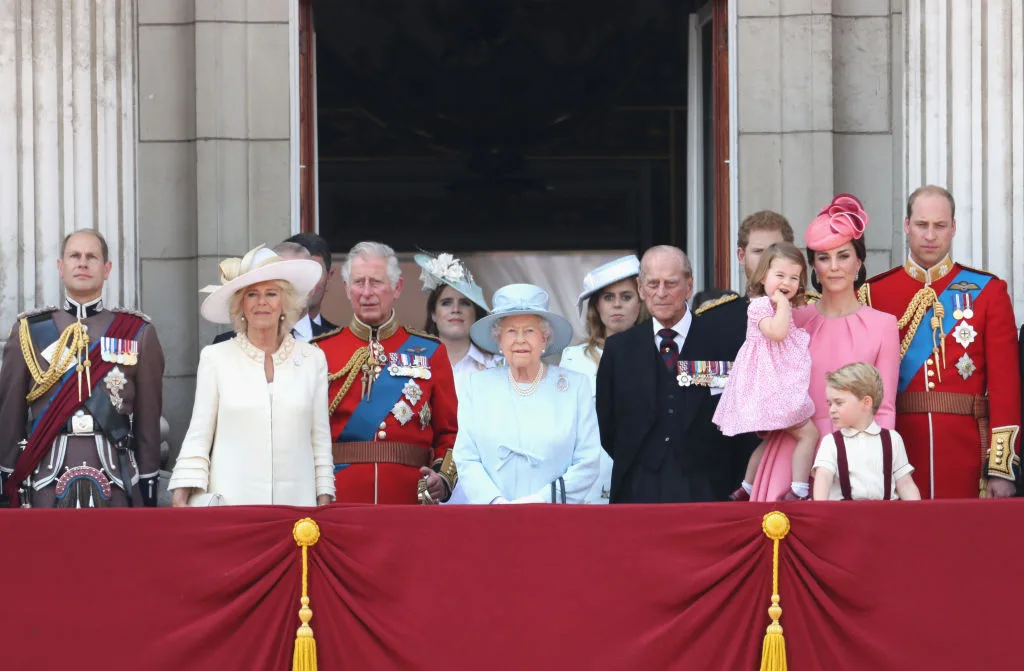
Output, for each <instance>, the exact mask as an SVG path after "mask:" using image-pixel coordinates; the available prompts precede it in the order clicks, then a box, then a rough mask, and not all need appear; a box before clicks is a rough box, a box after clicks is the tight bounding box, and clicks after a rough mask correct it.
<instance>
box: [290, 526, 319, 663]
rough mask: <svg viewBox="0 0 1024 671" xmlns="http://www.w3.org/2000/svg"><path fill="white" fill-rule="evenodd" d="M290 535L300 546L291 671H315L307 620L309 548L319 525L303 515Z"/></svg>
mask: <svg viewBox="0 0 1024 671" xmlns="http://www.w3.org/2000/svg"><path fill="white" fill-rule="evenodd" d="M292 537H293V538H295V542H296V543H298V544H299V547H301V548H302V598H301V599H300V600H299V602H300V603H301V604H302V607H301V608H299V620H300V621H301V622H302V624H301V625H300V626H299V629H298V631H297V632H295V652H294V653H293V654H292V671H316V639H314V638H313V628H312V627H310V626H309V621H310V620H311V619H312V618H313V610H312V609H311V608H310V607H309V562H308V556H307V553H308V551H309V548H310V547H311V546H313V545H316V542H317V541H318V540H320V527H318V526H317V524H316V522H314V521H313V520H311V519H310V518H308V517H305V518H303V519H301V520H299V521H298V522H296V523H295V527H294V528H293V529H292Z"/></svg>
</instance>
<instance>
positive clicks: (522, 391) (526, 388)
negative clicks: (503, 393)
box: [508, 362, 544, 396]
mask: <svg viewBox="0 0 1024 671" xmlns="http://www.w3.org/2000/svg"><path fill="white" fill-rule="evenodd" d="M543 377H544V363H543V362H541V364H540V368H538V369H537V375H535V376H534V378H533V381H532V382H528V383H526V384H525V385H523V384H520V383H519V382H518V381H517V380H516V379H515V377H513V376H512V368H511V367H509V369H508V379H509V382H511V383H512V389H513V391H515V392H516V393H517V394H519V395H520V396H529V395H531V394H533V392H535V391H537V387H538V386H540V381H541V378H543Z"/></svg>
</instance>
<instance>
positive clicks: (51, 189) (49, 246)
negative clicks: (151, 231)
mask: <svg viewBox="0 0 1024 671" xmlns="http://www.w3.org/2000/svg"><path fill="white" fill-rule="evenodd" d="M0 35H2V36H3V37H2V39H0V91H2V92H3V94H2V95H0V175H3V178H2V179H0V324H3V326H0V328H2V329H4V331H3V333H2V334H0V338H5V337H6V335H7V331H6V329H7V328H8V327H9V325H10V324H12V323H13V320H14V317H15V316H16V315H17V314H18V313H19V312H20V311H22V310H26V309H29V308H32V307H34V306H37V305H45V304H56V303H57V301H58V300H59V298H60V296H61V283H60V279H59V277H58V275H57V267H56V261H57V258H58V256H59V252H60V249H59V248H60V242H61V239H62V238H63V236H64V235H66V234H67V233H70V232H72V231H74V230H76V229H79V228H94V229H96V230H98V231H100V232H102V233H103V235H104V236H105V237H106V238H107V242H108V244H109V246H110V256H111V260H112V261H113V271H112V272H111V274H110V279H109V280H108V282H107V285H106V291H105V298H106V300H107V301H108V302H110V303H115V304H123V305H128V306H132V307H136V306H138V302H139V301H138V257H137V248H136V239H137V227H136V200H135V167H136V154H135V140H136V137H135V110H136V98H135V73H136V66H135V3H134V2H132V1H131V0H21V1H20V2H19V1H18V0H0Z"/></svg>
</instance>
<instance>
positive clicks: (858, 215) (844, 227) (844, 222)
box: [804, 193, 868, 252]
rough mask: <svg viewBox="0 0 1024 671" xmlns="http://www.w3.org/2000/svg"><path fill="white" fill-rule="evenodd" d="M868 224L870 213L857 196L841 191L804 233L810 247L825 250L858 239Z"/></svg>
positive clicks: (818, 250)
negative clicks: (865, 209)
mask: <svg viewBox="0 0 1024 671" xmlns="http://www.w3.org/2000/svg"><path fill="white" fill-rule="evenodd" d="M867 225H868V214H867V212H865V211H864V206H863V205H861V203H860V200H858V199H857V197H856V196H852V195H850V194H848V193H841V194H839V195H838V196H836V197H835V198H833V199H832V202H831V203H830V204H829V205H828V207H825V208H824V209H822V211H821V212H820V213H818V216H816V217H815V218H814V221H812V222H811V223H810V225H809V226H808V227H807V232H805V233H804V244H806V245H807V248H808V249H813V250H814V251H816V252H823V251H825V250H829V249H835V248H836V247H839V246H841V245H845V244H846V243H847V242H849V241H850V240H858V239H860V237H861V236H863V235H864V229H865V228H867Z"/></svg>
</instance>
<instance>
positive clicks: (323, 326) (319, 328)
mask: <svg viewBox="0 0 1024 671" xmlns="http://www.w3.org/2000/svg"><path fill="white" fill-rule="evenodd" d="M310 323H311V324H312V325H313V337H314V338H316V337H319V336H322V335H323V334H325V333H329V332H330V331H334V330H335V329H337V328H338V327H337V326H335V325H334V324H332V323H331V322H329V321H327V317H324V316H323V315H320V323H319V324H317V323H316V322H315V321H313V320H310Z"/></svg>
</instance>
